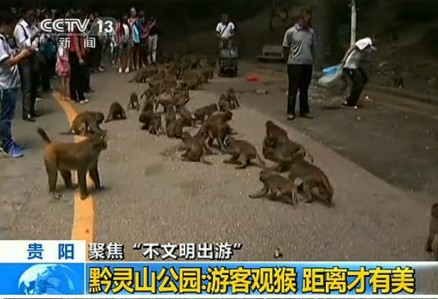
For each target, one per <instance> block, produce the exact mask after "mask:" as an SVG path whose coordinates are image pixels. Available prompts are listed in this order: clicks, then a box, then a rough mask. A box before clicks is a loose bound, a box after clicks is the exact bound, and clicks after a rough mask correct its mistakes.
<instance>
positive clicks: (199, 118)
mask: <svg viewBox="0 0 438 299" xmlns="http://www.w3.org/2000/svg"><path fill="white" fill-rule="evenodd" d="M217 110H218V107H217V104H216V103H213V104H210V105H207V106H203V107H200V108H198V109H196V110H195V111H193V116H194V117H195V120H196V122H200V123H203V122H204V120H205V118H206V117H207V118H208V117H210V116H211V115H213V113H215V112H216V111H217Z"/></svg>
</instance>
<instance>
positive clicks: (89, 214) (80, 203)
mask: <svg viewBox="0 0 438 299" xmlns="http://www.w3.org/2000/svg"><path fill="white" fill-rule="evenodd" d="M53 96H54V98H55V99H56V101H57V102H58V104H59V105H60V106H61V108H62V109H63V110H64V113H65V114H66V115H67V119H68V122H69V123H71V122H72V121H73V119H74V118H75V116H76V115H77V111H76V110H75V109H74V108H73V106H72V105H71V104H70V103H69V102H67V101H65V100H63V99H62V98H61V96H60V95H59V94H58V93H53ZM74 138H75V142H78V141H81V140H82V138H81V137H79V136H75V137H74ZM87 182H88V185H90V183H91V182H90V179H89V178H87ZM71 239H72V240H85V241H86V242H87V244H88V243H91V242H93V240H94V199H93V197H92V196H91V195H90V196H88V198H87V199H85V200H82V199H81V198H80V195H79V193H78V192H76V193H75V197H74V214H73V227H72V231H71Z"/></svg>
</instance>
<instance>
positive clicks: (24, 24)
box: [14, 9, 40, 122]
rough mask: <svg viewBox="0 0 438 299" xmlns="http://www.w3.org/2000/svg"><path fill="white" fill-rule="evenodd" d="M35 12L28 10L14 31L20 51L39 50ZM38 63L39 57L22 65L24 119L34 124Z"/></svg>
mask: <svg viewBox="0 0 438 299" xmlns="http://www.w3.org/2000/svg"><path fill="white" fill-rule="evenodd" d="M35 17H36V15H35V10H34V9H27V10H26V11H25V14H24V17H23V19H21V20H20V21H18V23H17V25H16V26H15V29H14V37H15V40H16V42H17V46H18V47H19V48H20V49H27V48H32V49H34V50H37V49H38V37H39V35H40V34H39V30H38V28H37V26H36V25H35ZM37 67H38V61H37V56H36V55H35V54H34V55H31V56H30V57H29V59H27V60H26V61H25V62H23V63H22V64H20V66H19V70H20V77H21V90H22V94H23V119H24V120H26V121H29V122H34V121H35V118H34V117H37V116H38V115H37V114H36V112H35V102H36V97H37V90H38V72H37Z"/></svg>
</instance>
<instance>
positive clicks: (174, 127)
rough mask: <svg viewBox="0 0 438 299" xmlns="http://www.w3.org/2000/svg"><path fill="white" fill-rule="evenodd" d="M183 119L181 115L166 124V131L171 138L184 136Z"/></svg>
mask: <svg viewBox="0 0 438 299" xmlns="http://www.w3.org/2000/svg"><path fill="white" fill-rule="evenodd" d="M183 121H184V120H183V119H182V118H181V117H180V118H178V119H175V120H173V121H171V122H169V123H168V124H166V133H167V137H169V138H182V134H183Z"/></svg>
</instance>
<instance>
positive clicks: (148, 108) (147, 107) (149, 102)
mask: <svg viewBox="0 0 438 299" xmlns="http://www.w3.org/2000/svg"><path fill="white" fill-rule="evenodd" d="M155 101H156V98H155V97H152V98H148V99H146V101H144V104H143V107H142V108H141V111H142V112H151V113H154V112H155V108H154V104H155Z"/></svg>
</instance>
